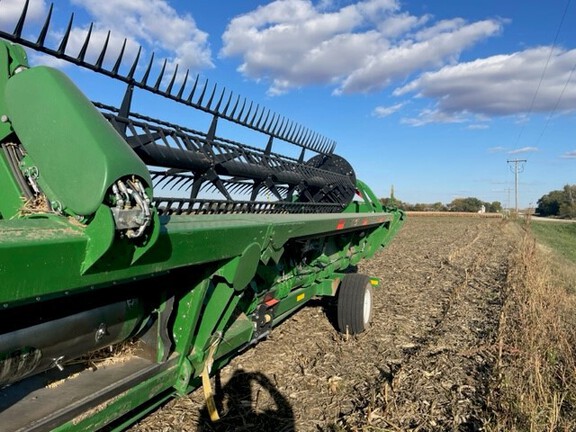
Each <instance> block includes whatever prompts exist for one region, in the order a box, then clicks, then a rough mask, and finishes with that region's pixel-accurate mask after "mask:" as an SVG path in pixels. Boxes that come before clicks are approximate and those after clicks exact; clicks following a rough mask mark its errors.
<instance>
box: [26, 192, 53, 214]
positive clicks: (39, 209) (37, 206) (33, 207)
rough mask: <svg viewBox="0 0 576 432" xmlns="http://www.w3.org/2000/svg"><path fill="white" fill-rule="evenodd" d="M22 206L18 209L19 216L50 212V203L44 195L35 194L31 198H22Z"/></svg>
mask: <svg viewBox="0 0 576 432" xmlns="http://www.w3.org/2000/svg"><path fill="white" fill-rule="evenodd" d="M23 201H24V204H23V205H22V208H21V209H20V210H19V212H18V213H19V214H18V215H19V216H27V215H31V214H38V213H50V212H51V210H50V205H49V204H48V200H47V199H46V196H45V195H43V194H42V195H37V196H35V197H33V198H30V199H27V200H24V199H23Z"/></svg>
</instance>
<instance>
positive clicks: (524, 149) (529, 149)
mask: <svg viewBox="0 0 576 432" xmlns="http://www.w3.org/2000/svg"><path fill="white" fill-rule="evenodd" d="M537 151H538V148H537V147H522V148H519V149H514V150H510V151H509V152H508V154H519V153H534V152H537Z"/></svg>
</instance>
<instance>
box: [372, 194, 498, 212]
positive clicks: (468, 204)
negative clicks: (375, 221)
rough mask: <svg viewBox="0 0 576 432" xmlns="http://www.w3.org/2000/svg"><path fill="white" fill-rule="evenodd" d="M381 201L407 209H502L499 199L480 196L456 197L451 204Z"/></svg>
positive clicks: (394, 200) (382, 199)
mask: <svg viewBox="0 0 576 432" xmlns="http://www.w3.org/2000/svg"><path fill="white" fill-rule="evenodd" d="M380 202H381V203H382V204H384V205H385V206H388V207H398V208H400V209H402V210H406V211H441V212H445V211H451V212H470V213H477V212H480V211H482V209H484V211H485V212H487V213H498V212H501V211H502V204H501V203H500V202H499V201H494V202H491V203H489V202H485V201H481V200H479V199H478V198H473V197H468V198H456V199H454V200H452V202H451V203H449V204H443V203H441V202H436V203H433V204H424V203H418V204H409V203H405V202H402V201H400V200H398V199H396V198H394V197H392V198H381V199H380Z"/></svg>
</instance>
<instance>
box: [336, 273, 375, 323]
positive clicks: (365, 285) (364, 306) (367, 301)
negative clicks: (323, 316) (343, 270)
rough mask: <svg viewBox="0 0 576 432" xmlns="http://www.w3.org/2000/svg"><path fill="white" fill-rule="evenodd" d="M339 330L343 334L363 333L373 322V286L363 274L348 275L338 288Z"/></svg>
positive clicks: (337, 312) (337, 311)
mask: <svg viewBox="0 0 576 432" xmlns="http://www.w3.org/2000/svg"><path fill="white" fill-rule="evenodd" d="M336 314H337V316H338V330H339V331H340V332H341V333H349V334H358V333H362V332H363V331H364V330H366V329H367V328H368V326H369V325H370V321H371V320H372V285H371V284H370V278H369V277H368V276H366V275H363V274H358V273H352V274H347V275H346V276H344V278H343V279H342V282H340V287H339V288H338V303H337V306H336Z"/></svg>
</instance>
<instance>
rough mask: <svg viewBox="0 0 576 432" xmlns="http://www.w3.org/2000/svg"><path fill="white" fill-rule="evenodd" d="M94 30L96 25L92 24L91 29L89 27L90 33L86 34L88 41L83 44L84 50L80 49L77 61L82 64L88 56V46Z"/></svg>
mask: <svg viewBox="0 0 576 432" xmlns="http://www.w3.org/2000/svg"><path fill="white" fill-rule="evenodd" d="M93 28H94V23H90V27H88V33H87V34H86V39H85V40H84V43H83V44H82V48H80V52H79V53H78V57H77V59H78V60H79V61H81V62H83V61H84V57H85V56H86V51H87V50H88V44H89V43H90V37H91V36H92V29H93Z"/></svg>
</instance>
